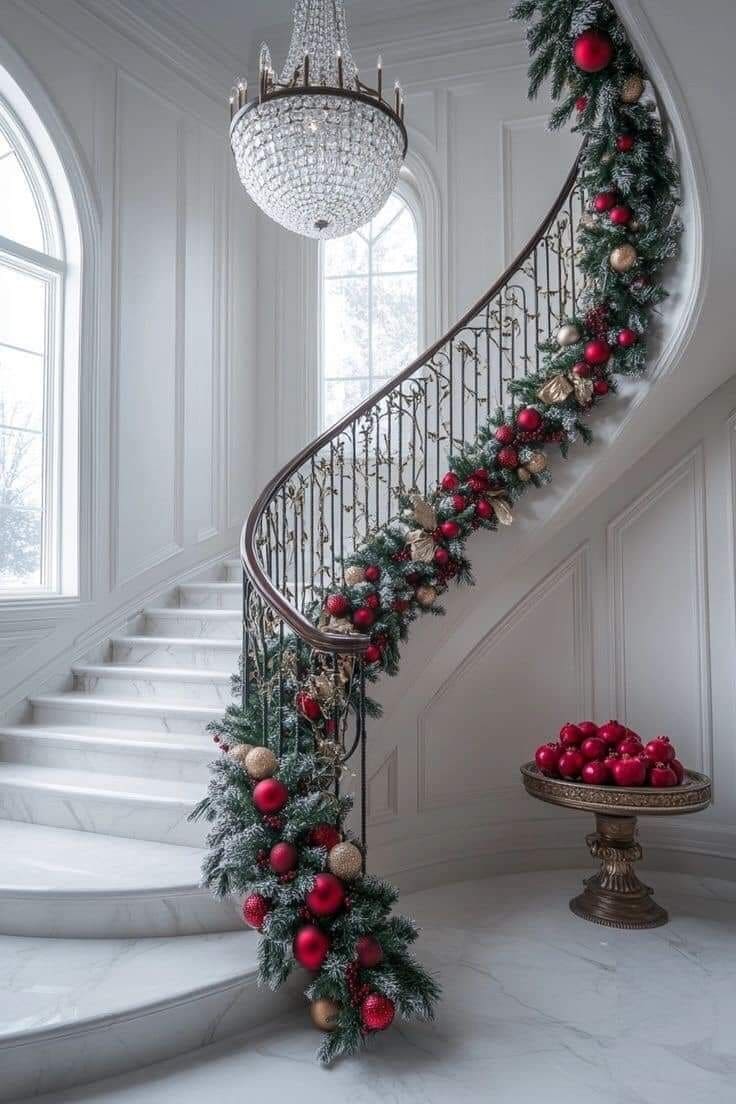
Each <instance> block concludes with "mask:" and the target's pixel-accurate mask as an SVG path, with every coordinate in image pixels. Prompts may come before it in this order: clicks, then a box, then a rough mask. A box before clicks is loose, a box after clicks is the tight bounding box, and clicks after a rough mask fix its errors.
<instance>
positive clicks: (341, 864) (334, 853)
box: [327, 843, 363, 881]
mask: <svg viewBox="0 0 736 1104" xmlns="http://www.w3.org/2000/svg"><path fill="white" fill-rule="evenodd" d="M327 865H328V866H329V868H330V870H331V871H332V873H333V874H334V875H335V877H336V878H343V879H345V881H351V880H352V879H353V878H357V877H358V875H359V874H360V873H362V870H363V856H362V855H361V853H360V851H359V850H358V848H357V847H356V846H355V844H354V843H336V844H335V846H334V847H331V848H330V853H329V855H328V856H327Z"/></svg>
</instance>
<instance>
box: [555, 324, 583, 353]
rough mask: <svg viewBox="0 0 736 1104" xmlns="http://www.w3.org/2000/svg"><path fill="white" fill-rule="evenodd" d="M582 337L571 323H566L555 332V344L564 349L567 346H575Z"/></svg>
mask: <svg viewBox="0 0 736 1104" xmlns="http://www.w3.org/2000/svg"><path fill="white" fill-rule="evenodd" d="M582 336H583V335H582V334H581V333H580V330H579V329H578V327H577V326H575V325H573V323H572V322H566V323H565V325H564V326H560V328H559V330H558V331H557V344H558V345H560V346H562V348H563V349H564V348H565V346H567V345H577V343H578V341H580V339H581V337H582Z"/></svg>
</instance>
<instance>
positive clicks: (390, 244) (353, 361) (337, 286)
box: [321, 193, 419, 426]
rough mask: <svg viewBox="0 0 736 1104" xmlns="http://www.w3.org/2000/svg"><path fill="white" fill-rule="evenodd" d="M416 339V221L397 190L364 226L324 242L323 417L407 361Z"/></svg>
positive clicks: (333, 416)
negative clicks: (345, 235) (341, 236)
mask: <svg viewBox="0 0 736 1104" xmlns="http://www.w3.org/2000/svg"><path fill="white" fill-rule="evenodd" d="M418 347H419V245H418V234H417V224H416V219H415V217H414V214H413V212H412V210H411V208H410V207H409V205H408V203H407V202H406V200H405V199H403V197H402V196H401V195H399V194H398V193H394V194H393V195H392V196H391V197H390V198H389V199H388V201H387V203H386V204H385V206H384V207H383V208H382V210H381V211H379V213H378V214H377V215H376V216H375V218H374V219H372V221H371V222H370V223H368V225H367V226H364V227H363V228H362V229H360V230H357V231H355V232H354V233H353V234H349V235H347V237H344V238H335V239H333V240H331V241H327V242H324V244H323V253H322V396H321V398H322V403H321V408H322V424H323V425H324V426H329V425H332V424H333V423H334V422H335V421H337V420H338V419H339V418H340V417H341V416H342V415H343V414H345V413H346V412H347V411H348V410H350V409H352V407H354V406H355V405H356V404H357V403H359V402H360V401H361V400H362V399H363V398H365V396H366V395H369V394H370V393H371V391H373V390H374V389H375V388H376V387H377V386H379V385H380V384H381V383H382V382H383V381H384V380H386V379H388V378H390V377H391V376H393V375H395V374H396V373H397V372H398V371H400V370H401V368H403V367H405V366H406V365H407V364H409V363H410V362H411V361H412V360H413V359H414V358H415V357H416V355H417V352H418Z"/></svg>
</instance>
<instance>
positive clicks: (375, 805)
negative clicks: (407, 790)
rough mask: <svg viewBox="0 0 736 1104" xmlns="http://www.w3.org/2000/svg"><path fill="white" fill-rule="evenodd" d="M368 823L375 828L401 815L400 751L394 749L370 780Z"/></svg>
mask: <svg viewBox="0 0 736 1104" xmlns="http://www.w3.org/2000/svg"><path fill="white" fill-rule="evenodd" d="M366 793H367V802H366V806H367V814H368V823H369V824H370V825H371V826H373V825H376V824H385V823H386V822H387V821H390V820H395V819H396V817H397V816H398V815H399V749H398V747H394V748H393V750H392V751H390V752H389V753H388V755H386V756H385V758H384V760H383V762H382V763H381V764H380V766H378V767H377V768H376V769H375V770H374V771H373V773H372V774H371V775H370V776H369V778H368V783H367V790H366Z"/></svg>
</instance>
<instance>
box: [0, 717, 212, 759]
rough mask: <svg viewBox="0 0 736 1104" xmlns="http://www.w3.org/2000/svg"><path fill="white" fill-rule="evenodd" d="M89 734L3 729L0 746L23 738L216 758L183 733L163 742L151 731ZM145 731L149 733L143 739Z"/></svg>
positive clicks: (39, 728)
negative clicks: (8, 741) (6, 741)
mask: <svg viewBox="0 0 736 1104" xmlns="http://www.w3.org/2000/svg"><path fill="white" fill-rule="evenodd" d="M87 728H88V730H87V731H86V732H80V731H78V730H76V729H67V728H63V727H58V728H57V727H56V726H54V725H33V724H27V725H17V726H8V727H6V728H0V743H1V742H2V738H3V736H11V737H13V738H19V737H21V738H23V739H29V740H47V741H49V742H50V743H54V742H57V741H58V742H60V743H72V744H73V743H78V744H80V745H81V746H85V747H90V746H94V745H99V746H101V747H105V748H116V747H126V748H138V749H140V750H142V751H143V750H145V751H156V752H171V753H172V754H180V753H181V752H185V753H196V754H197V755H201V756H210V757H211V756H212V750H211V748H210V747H209V746H208V745H206V744H201V743H197V742H196V741H192V740H191V739H190V734H188V733H182V734H180V738H179V739H176V740H162V739H161V733H160V732H156V731H153V730H151V731H150V732H149V730H147V729H146V730H139V729H129V730H128V729H124V728H98V727H97V726H96V725H89V726H87ZM142 731H144V732H145V733H146V735H145V737H144V738H141V735H142Z"/></svg>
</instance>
